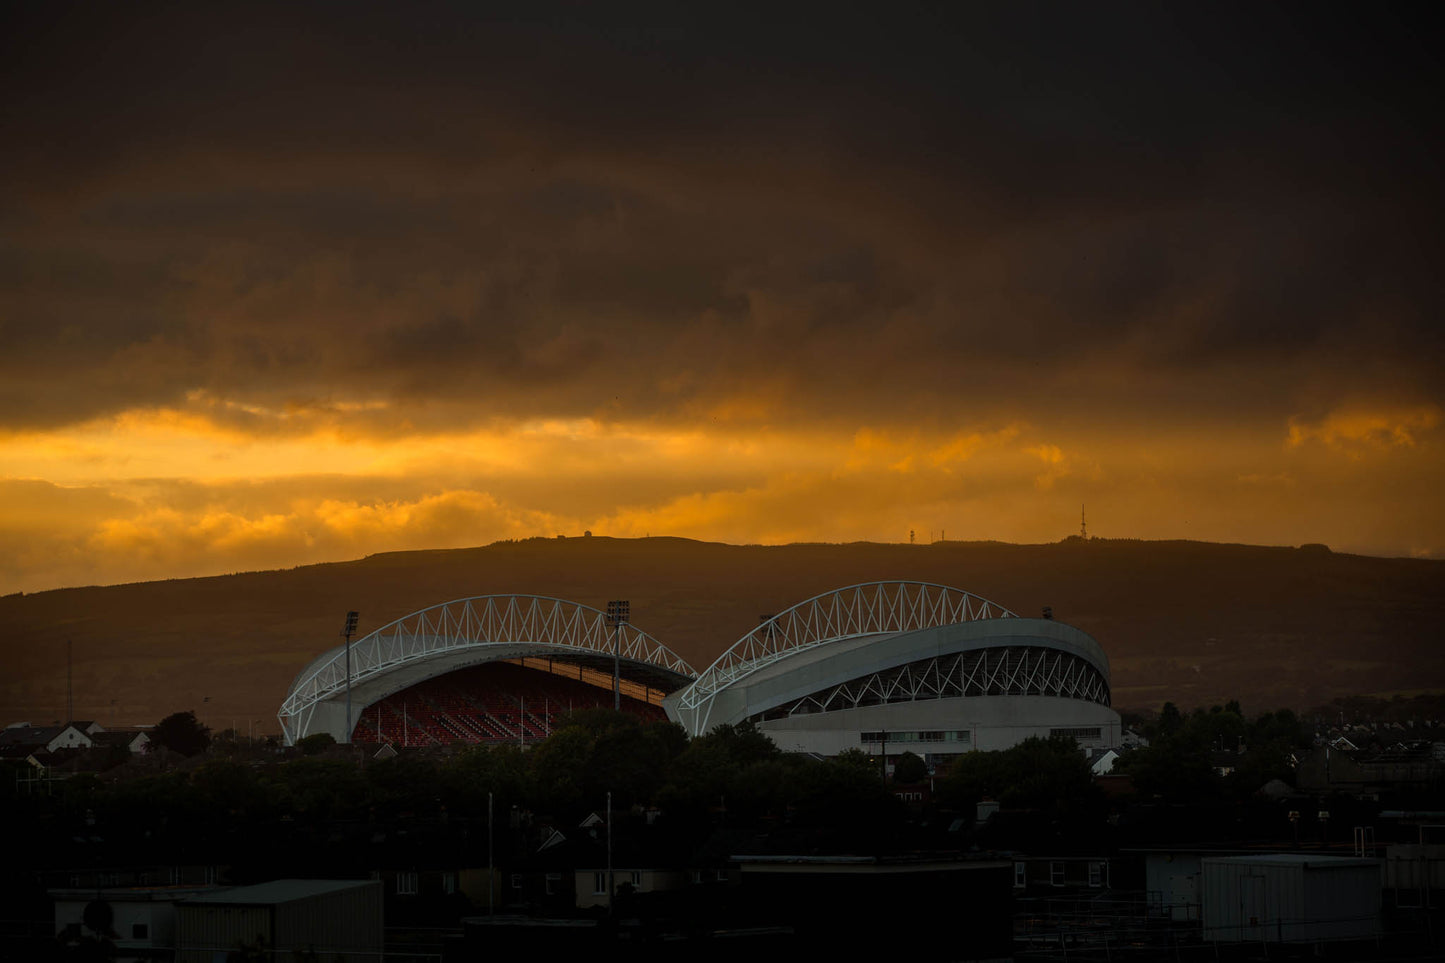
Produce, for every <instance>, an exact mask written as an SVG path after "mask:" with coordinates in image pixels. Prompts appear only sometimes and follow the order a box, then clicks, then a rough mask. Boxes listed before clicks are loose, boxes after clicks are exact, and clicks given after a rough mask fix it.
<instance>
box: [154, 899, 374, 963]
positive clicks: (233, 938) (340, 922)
mask: <svg viewBox="0 0 1445 963" xmlns="http://www.w3.org/2000/svg"><path fill="white" fill-rule="evenodd" d="M381 897H382V893H381V883H380V881H378V880H333V879H278V880H273V881H272V882H269V883H260V884H258V885H256V886H240V887H237V888H235V889H228V890H225V891H223V892H219V893H214V894H208V895H205V896H197V897H194V898H192V899H189V900H186V901H185V902H183V903H180V904H179V905H178V906H177V907H176V911H177V912H176V963H212V961H213V960H215V959H216V958H217V954H218V953H220V954H224V953H225V952H227V951H230V950H234V949H236V948H238V947H240V946H242V945H245V946H249V947H258V948H265V949H266V950H269V951H273V952H275V953H276V958H277V959H290V956H289V954H290V953H291V952H293V951H295V950H310V951H314V952H315V953H316V955H317V958H318V960H320V961H321V963H332V961H339V960H341V959H343V958H344V959H345V960H346V961H347V963H381V954H382V938H383V928H382V911H381Z"/></svg>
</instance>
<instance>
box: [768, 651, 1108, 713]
mask: <svg viewBox="0 0 1445 963" xmlns="http://www.w3.org/2000/svg"><path fill="white" fill-rule="evenodd" d="M977 696H1052V697H1055V698H1063V699H1078V700H1082V701H1085V702H1094V703H1098V704H1099V705H1103V706H1107V705H1109V704H1110V700H1109V682H1108V680H1107V679H1105V678H1104V674H1103V673H1102V672H1100V671H1099V669H1098V667H1097V666H1095V665H1093V664H1092V663H1090V662H1089V661H1088V660H1087V659H1085V658H1083V657H1081V656H1078V655H1075V654H1073V653H1071V652H1064V651H1062V650H1059V649H1052V648H1046V647H1040V646H1028V645H1006V646H994V647H990V648H986V649H970V650H968V651H965V652H956V653H953V654H949V655H938V656H933V657H930V658H927V659H918V660H915V661H913V662H909V663H906V664H904V665H899V666H895V667H893V668H890V669H885V670H883V671H881V672H874V673H870V674H869V675H865V676H859V677H858V678H854V679H849V680H848V681H847V682H842V683H839V684H837V685H833V686H829V687H827V688H825V689H820V690H819V691H817V692H813V693H809V694H808V695H806V696H803V697H801V698H798V699H791V700H789V701H787V702H785V703H782V704H780V705H778V706H775V707H773V708H771V709H766V710H764V711H762V712H758V713H754V714H753V715H752V716H749V719H750V720H751V721H753V722H764V721H767V720H770V719H781V718H786V717H789V716H794V715H808V714H812V713H817V712H834V711H837V710H841V709H859V708H863V707H865V706H875V705H886V704H892V703H899V702H918V701H921V700H925V699H957V698H964V697H977Z"/></svg>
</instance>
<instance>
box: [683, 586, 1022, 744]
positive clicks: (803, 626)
mask: <svg viewBox="0 0 1445 963" xmlns="http://www.w3.org/2000/svg"><path fill="white" fill-rule="evenodd" d="M1006 618H1017V616H1016V615H1015V614H1014V613H1013V612H1011V611H1009V610H1008V609H1006V608H1004V607H1003V606H1001V605H999V604H997V603H995V602H990V601H989V600H988V599H983V598H979V597H978V596H976V595H973V594H971V593H969V592H965V591H963V590H962V589H956V588H952V587H950V586H947V585H938V584H935V583H932V582H911V581H893V582H865V583H860V584H858V585H849V586H846V587H844V588H840V589H834V590H833V591H831V592H824V593H822V594H821V595H815V596H813V597H812V598H810V599H807V600H805V601H803V602H799V603H798V604H797V605H795V606H793V607H792V608H790V609H788V610H787V611H785V612H782V613H780V614H778V615H774V616H772V617H771V618H769V619H768V620H767V621H765V622H763V623H762V624H761V625H759V626H758V627H757V628H755V629H753V630H752V631H751V632H749V633H748V634H747V635H744V636H743V637H742V638H741V639H739V640H738V641H737V642H735V643H734V644H733V645H732V647H731V648H729V649H728V650H727V651H726V652H724V653H723V654H722V655H720V656H719V657H718V658H717V660H716V661H715V662H713V664H712V665H710V666H708V667H707V668H706V669H704V670H703V671H702V674H701V675H699V676H698V678H697V680H696V681H695V682H693V684H692V685H690V686H688V687H687V688H686V689H684V690H683V692H682V693H681V696H680V698H679V701H678V708H679V709H681V710H683V713H684V714H685V715H686V716H687V717H688V718H690V719H692V720H694V723H693V726H692V730H693V732H694V734H697V733H701V732H703V731H705V730H706V728H707V722H708V716H709V715H710V712H709V709H710V703H711V700H712V699H713V697H714V696H715V695H716V694H717V693H719V692H720V691H722V690H723V689H725V688H727V687H728V686H730V685H732V684H734V683H736V682H738V681H739V680H741V679H743V678H744V677H746V676H748V675H751V674H752V673H754V672H756V671H758V670H759V669H762V668H763V667H765V666H768V665H771V664H772V663H774V662H777V661H778V660H779V659H783V658H786V657H788V656H791V655H794V654H796V653H798V652H802V651H804V650H807V649H811V648H814V647H816V646H820V645H826V644H828V643H830V642H836V641H838V640H840V639H846V638H853V637H856V636H863V635H881V634H885V633H896V632H910V631H914V630H917V629H928V628H935V627H937V626H942V625H953V624H956V623H959V622H973V621H978V620H981V619H1006Z"/></svg>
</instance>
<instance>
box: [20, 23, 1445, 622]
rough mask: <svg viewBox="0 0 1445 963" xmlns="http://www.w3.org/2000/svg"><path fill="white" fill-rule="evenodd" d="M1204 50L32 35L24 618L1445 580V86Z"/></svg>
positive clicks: (113, 28)
mask: <svg viewBox="0 0 1445 963" xmlns="http://www.w3.org/2000/svg"><path fill="white" fill-rule="evenodd" d="M1173 6H1174V5H1165V9H1159V8H1158V6H1157V5H1142V4H1141V5H1137V6H1131V5H1123V6H1106V7H1102V8H1101V7H1097V6H1094V5H1076V4H1056V5H1041V6H1031V5H1022V4H1007V5H991V6H980V5H971V4H942V5H918V4H901V5H896V4H880V5H877V6H876V7H873V8H870V9H868V10H867V11H866V12H863V13H858V12H852V11H849V10H846V9H844V8H841V7H839V6H838V5H803V6H796V7H789V8H786V9H785V10H783V11H779V10H778V9H775V8H773V7H767V6H758V7H748V6H747V5H727V6H726V7H725V8H724V9H721V10H714V11H712V12H706V11H702V12H700V11H697V10H695V9H691V5H686V4H671V5H646V4H621V5H611V4H609V5H605V8H606V9H605V10H592V9H589V8H588V7H587V6H581V7H571V6H560V7H559V6H552V5H547V4H520V5H515V6H509V5H489V4H441V3H417V4H405V5H398V4H366V3H358V4H345V5H316V4H285V5H275V6H272V5H265V4H245V5H237V6H231V5H227V4H179V5H129V4H126V5H102V6H100V7H96V6H94V5H88V6H87V5H77V6H71V5H67V4H63V3H53V4H51V3H47V4H7V5H5V7H4V9H3V10H0V132H3V133H0V143H3V145H4V146H3V149H0V593H7V592H14V591H17V590H23V591H27V592H29V591H37V590H43V589H47V588H54V587H59V586H67V585H78V584H94V583H111V582H122V581H134V580H139V579H152V578H164V577H176V576H190V575H205V574H215V573H222V572H231V571H238V570H244V569H255V568H274V567H285V566H292V565H297V564H303V563H308V562H316V561H324V560H336V559H345V558H354V557H357V556H360V555H364V554H370V553H374V552H380V551H390V550H397V549H415V548H444V547H459V546H466V545H477V544H484V543H487V542H491V541H494V540H497V539H504V538H523V537H530V536H536V535H544V536H551V535H554V534H558V533H565V534H580V533H581V532H582V531H583V530H584V529H586V530H591V531H592V532H593V533H595V534H606V535H619V536H641V535H644V534H648V533H650V534H653V535H685V536H690V537H695V538H702V539H716V540H725V541H732V542H765V543H775V542H788V541H805V540H806V541H848V540H859V539H866V540H877V541H906V540H907V539H908V533H909V531H910V530H913V531H916V532H917V537H918V540H919V541H920V542H922V541H927V540H928V539H929V538H930V537H934V538H936V537H938V536H939V535H940V533H942V532H946V533H947V537H948V538H949V539H1002V540H1009V541H1053V540H1057V539H1059V538H1061V537H1064V536H1066V535H1069V534H1072V533H1074V532H1076V531H1077V530H1078V526H1079V510H1080V505H1081V504H1086V505H1087V508H1088V516H1089V527H1090V531H1091V533H1094V534H1098V535H1103V536H1107V537H1134V538H1150V539H1154V538H1195V539H1208V540H1216V541H1242V542H1255V543H1270V544H1298V543H1302V542H1325V543H1328V544H1329V545H1330V546H1331V547H1333V548H1334V549H1336V550H1337V551H1354V552H1363V553H1370V554H1382V555H1421V556H1433V557H1440V556H1442V555H1445V497H1442V491H1445V378H1442V371H1445V335H1442V324H1441V319H1440V314H1441V306H1442V296H1441V295H1442V280H1441V279H1442V274H1445V270H1442V267H1441V265H1442V263H1445V261H1442V258H1441V253H1442V245H1441V215H1440V212H1441V211H1442V210H1445V204H1442V197H1441V193H1442V190H1441V184H1442V177H1441V173H1442V172H1441V164H1440V161H1441V116H1442V112H1441V110H1440V105H1439V101H1438V94H1437V93H1436V91H1438V90H1439V89H1441V87H1442V86H1445V84H1442V83H1441V79H1442V78H1441V77H1440V69H1439V68H1440V64H1439V57H1440V51H1441V50H1442V49H1445V47H1442V44H1441V43H1440V40H1441V38H1440V37H1439V36H1438V34H1437V33H1435V32H1434V28H1433V27H1427V26H1425V24H1424V21H1423V19H1422V21H1421V22H1419V23H1416V22H1411V18H1412V17H1414V16H1415V14H1414V12H1413V11H1412V10H1411V9H1410V8H1404V9H1398V10H1393V11H1392V10H1388V9H1379V5H1359V6H1358V7H1357V8H1355V9H1344V10H1325V9H1321V8H1319V7H1318V6H1317V5H1299V6H1293V7H1291V6H1284V7H1268V8H1261V7H1259V6H1257V5H1241V6H1231V5H1208V6H1206V7H1204V8H1202V9H1197V10H1176V9H1171V8H1172V7H1173ZM1420 16H1421V17H1422V18H1423V17H1424V11H1421V13H1420Z"/></svg>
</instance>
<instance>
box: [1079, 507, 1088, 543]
mask: <svg viewBox="0 0 1445 963" xmlns="http://www.w3.org/2000/svg"><path fill="white" fill-rule="evenodd" d="M1079 537H1080V538H1082V539H1088V537H1089V520H1088V518H1086V517H1085V516H1084V506H1083V505H1080V506H1079Z"/></svg>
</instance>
